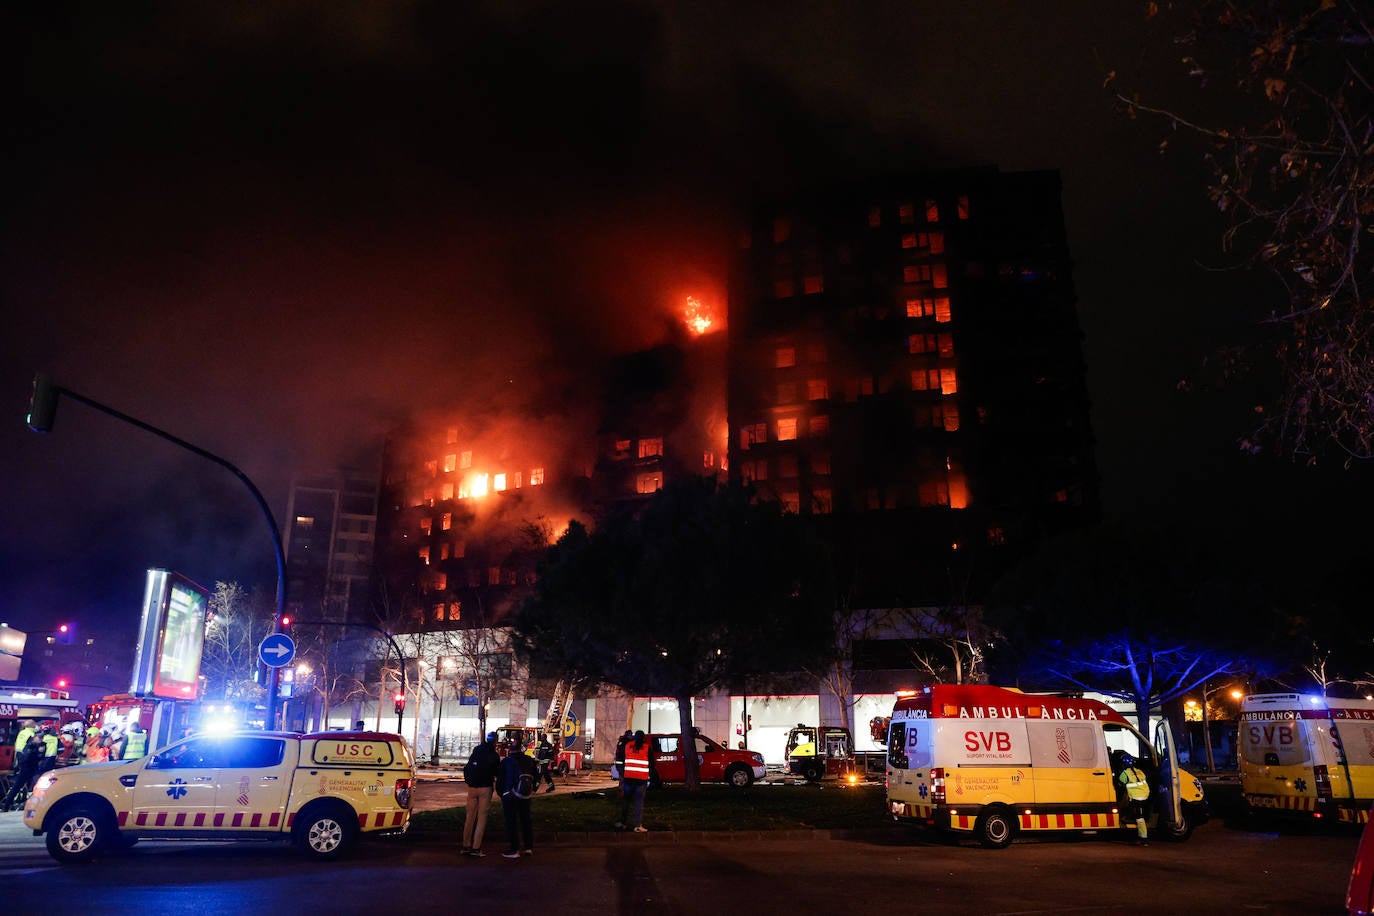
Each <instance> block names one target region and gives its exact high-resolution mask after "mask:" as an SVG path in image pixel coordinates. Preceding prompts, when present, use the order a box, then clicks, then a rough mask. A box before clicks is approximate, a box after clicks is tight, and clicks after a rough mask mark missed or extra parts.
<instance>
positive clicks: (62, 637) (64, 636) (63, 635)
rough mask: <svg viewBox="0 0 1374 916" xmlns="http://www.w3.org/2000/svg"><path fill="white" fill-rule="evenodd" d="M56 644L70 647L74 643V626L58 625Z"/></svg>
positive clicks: (69, 624) (67, 624)
mask: <svg viewBox="0 0 1374 916" xmlns="http://www.w3.org/2000/svg"><path fill="white" fill-rule="evenodd" d="M57 642H58V643H59V644H60V645H63V646H71V645H75V643H76V625H75V624H71V623H63V624H58V626H57Z"/></svg>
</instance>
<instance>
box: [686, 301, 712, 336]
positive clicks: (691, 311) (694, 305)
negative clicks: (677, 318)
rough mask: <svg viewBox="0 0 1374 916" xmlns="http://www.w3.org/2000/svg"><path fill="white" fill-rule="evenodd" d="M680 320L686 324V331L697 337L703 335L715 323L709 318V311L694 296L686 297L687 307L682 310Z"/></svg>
mask: <svg viewBox="0 0 1374 916" xmlns="http://www.w3.org/2000/svg"><path fill="white" fill-rule="evenodd" d="M682 320H683V321H685V322H686V323H687V329H688V330H689V331H691V332H692V333H693V334H697V335H701V334H705V333H706V332H707V331H709V330H711V328H712V327H713V326H714V325H715V323H716V320H715V318H713V317H712V316H711V310H710V309H708V308H707V307H706V306H704V305H703V304H702V303H701V300H700V299H698V298H697V297H696V296H688V297H687V305H686V306H685V307H684V308H683V310H682Z"/></svg>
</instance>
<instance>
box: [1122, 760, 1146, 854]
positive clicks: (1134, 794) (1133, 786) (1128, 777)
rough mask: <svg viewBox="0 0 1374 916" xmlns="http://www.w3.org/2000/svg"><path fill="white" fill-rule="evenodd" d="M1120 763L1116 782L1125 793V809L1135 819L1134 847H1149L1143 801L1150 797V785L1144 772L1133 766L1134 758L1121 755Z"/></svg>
mask: <svg viewBox="0 0 1374 916" xmlns="http://www.w3.org/2000/svg"><path fill="white" fill-rule="evenodd" d="M1120 761H1121V764H1122V769H1121V772H1120V773H1119V774H1117V777H1116V781H1117V782H1118V783H1120V784H1121V787H1122V788H1123V789H1125V791H1126V807H1127V809H1128V810H1129V811H1130V812H1131V816H1132V817H1134V818H1135V834H1136V840H1135V842H1136V845H1137V846H1146V845H1149V842H1150V837H1149V826H1148V825H1147V824H1146V823H1145V800H1146V799H1148V798H1149V797H1150V783H1149V781H1148V780H1147V779H1146V778H1145V771H1144V770H1142V769H1141V768H1140V767H1138V766H1136V765H1135V758H1133V757H1132V756H1131V755H1130V754H1125V753H1123V754H1121V756H1120Z"/></svg>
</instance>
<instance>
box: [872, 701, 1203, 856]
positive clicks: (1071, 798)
mask: <svg viewBox="0 0 1374 916" xmlns="http://www.w3.org/2000/svg"><path fill="white" fill-rule="evenodd" d="M1127 755H1129V757H1130V758H1131V759H1133V760H1134V761H1135V765H1136V766H1138V767H1140V768H1142V769H1143V770H1145V773H1146V776H1147V781H1148V782H1149V784H1150V790H1151V791H1150V807H1151V826H1152V827H1158V828H1159V829H1160V830H1161V831H1162V832H1163V834H1164V836H1166V837H1167V838H1169V839H1176V840H1184V839H1187V838H1188V836H1189V834H1190V833H1191V832H1192V829H1193V827H1194V826H1195V825H1197V824H1199V823H1201V822H1203V821H1204V820H1206V817H1207V807H1206V802H1205V800H1204V798H1203V795H1202V784H1201V783H1200V782H1199V781H1198V780H1197V779H1196V778H1194V777H1193V776H1192V775H1191V774H1189V773H1187V772H1185V771H1184V770H1182V769H1180V768H1179V765H1178V755H1177V752H1176V751H1175V749H1174V743H1173V737H1172V734H1171V733H1170V731H1169V727H1168V722H1167V721H1162V722H1161V723H1160V726H1159V727H1158V728H1157V729H1156V735H1155V742H1154V743H1151V742H1150V741H1149V740H1148V739H1146V738H1145V736H1143V735H1141V734H1140V732H1138V731H1136V729H1135V728H1134V727H1132V725H1131V724H1130V723H1129V722H1128V721H1127V720H1126V719H1125V717H1124V716H1122V715H1121V714H1120V713H1119V712H1117V711H1116V710H1114V709H1112V708H1111V707H1110V706H1108V705H1107V704H1105V703H1103V702H1101V701H1099V700H1091V699H1084V698H1079V697H1064V696H1054V695H1049V694H1033V693H1023V692H1021V691H1020V690H1016V689H1013V688H1007V687H992V686H988V685H985V684H936V685H933V686H930V687H926V688H924V689H922V690H920V691H914V692H910V693H907V692H903V693H902V694H899V695H898V697H897V701H896V703H895V704H894V706H893V709H892V721H891V724H890V725H889V727H888V747H887V803H888V810H889V813H890V814H891V815H892V817H893V819H894V820H896V821H898V822H901V823H906V824H911V825H914V826H919V827H928V828H933V829H938V830H949V831H954V832H956V833H964V834H970V835H972V836H974V837H975V838H976V839H977V840H978V841H979V842H980V843H982V844H983V845H984V846H987V847H990V848H1001V847H1004V846H1006V845H1008V844H1009V843H1010V842H1011V841H1012V840H1013V839H1014V838H1015V837H1016V835H1017V834H1018V833H1027V834H1029V833H1040V834H1044V833H1050V832H1056V831H1074V832H1079V833H1083V832H1097V831H1115V830H1118V829H1120V828H1124V827H1134V826H1135V825H1134V822H1128V819H1127V817H1126V816H1125V815H1126V811H1125V806H1124V805H1123V804H1122V803H1121V801H1120V799H1119V796H1118V786H1117V781H1116V775H1117V772H1118V771H1119V770H1120V769H1121V768H1122V760H1123V759H1124V758H1125V757H1126V756H1127Z"/></svg>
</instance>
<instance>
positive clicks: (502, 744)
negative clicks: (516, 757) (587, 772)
mask: <svg viewBox="0 0 1374 916" xmlns="http://www.w3.org/2000/svg"><path fill="white" fill-rule="evenodd" d="M572 694H573V685H572V684H570V683H569V682H567V681H559V682H558V684H557V686H555V687H554V691H553V700H552V701H551V702H550V703H549V711H548V714H547V715H546V716H544V724H543V725H542V726H537V725H502V726H501V727H500V728H498V729H496V742H497V743H496V746H497V750H498V752H499V753H500V754H501V756H502V757H504V756H506V754H508V753H509V752H510V751H511V750H515V749H518V750H522V751H524V752H525V753H526V754H529V755H530V756H531V757H533V756H534V752H535V748H537V747H538V745H539V736H540V735H547V736H548V737H549V743H551V744H552V745H553V748H554V751H555V752H556V756H555V757H554V763H553V770H554V773H555V774H557V775H559V776H567V775H568V774H569V773H571V774H573V775H574V776H575V775H577V774H578V773H580V772H581V771H582V756H583V754H582V751H574V750H566V749H564V747H563V744H564V739H565V738H567V737H569V735H568V734H567V731H566V729H565V726H566V724H567V715H566V711H567V708H568V706H569V705H571V703H572Z"/></svg>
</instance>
